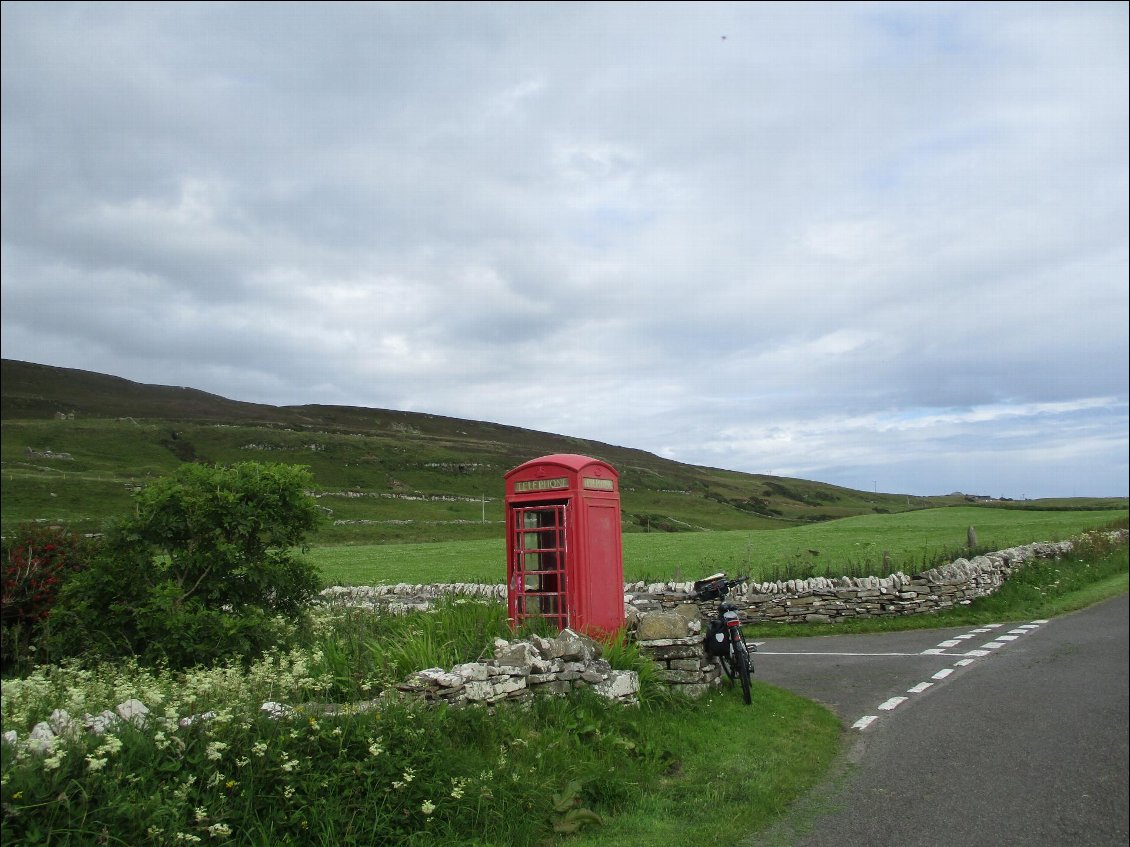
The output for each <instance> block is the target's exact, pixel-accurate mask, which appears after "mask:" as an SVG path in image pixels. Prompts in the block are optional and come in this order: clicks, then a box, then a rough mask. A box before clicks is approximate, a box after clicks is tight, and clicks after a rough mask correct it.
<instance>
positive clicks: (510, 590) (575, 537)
mask: <svg viewBox="0 0 1130 847" xmlns="http://www.w3.org/2000/svg"><path fill="white" fill-rule="evenodd" d="M619 479H620V475H619V474H618V473H617V472H616V469H615V468H613V467H612V466H611V465H609V464H607V463H605V462H601V461H599V460H597V459H590V458H589V457H587V456H578V455H575V454H573V453H558V454H555V455H552V456H543V457H541V458H540V459H533V460H532V461H529V462H526V463H525V464H523V465H519V466H518V467H516V468H514V469H513V470H511V471H509V472H508V473H507V474H506V585H507V607H508V610H509V615H510V621H511V623H512V624H513V625H515V626H516V625H518V624H520V623H521V622H522V621H523V620H525V619H527V618H533V617H541V618H545V619H546V620H548V621H550V622H551V623H552V624H553V625H554V626H556V627H557V628H558V629H565V628H566V627H570V628H572V629H576V630H578V631H582V632H585V631H587V632H605V633H611V632H615V631H616V630H617V629H619V628H620V627H621V626H622V625H623V623H624V559H623V548H622V546H621V541H620V487H619Z"/></svg>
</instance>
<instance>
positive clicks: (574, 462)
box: [504, 453, 620, 478]
mask: <svg viewBox="0 0 1130 847" xmlns="http://www.w3.org/2000/svg"><path fill="white" fill-rule="evenodd" d="M533 465H560V466H561V467H563V468H566V469H568V470H571V471H579V470H580V469H581V468H584V467H587V466H588V465H602V466H604V467H606V468H608V469H609V470H610V471H612V473H614V474H616V476H619V475H620V474H619V473H618V472H617V470H616V469H615V468H614V467H612V465H610V464H608V462H605V461H602V460H600V459H594V458H592V457H591V456H582V455H580V454H578V453H554V454H552V455H550V456H541V457H539V458H537V459H530V461H528V462H523V463H522V464H520V465H518V467H516V468H512V469H511V470H509V471H507V472H506V474H505V477H509V476H511V475H512V474H516V473H518V471H521V470H524V469H525V468H528V467H531V466H533ZM505 477H504V478H505Z"/></svg>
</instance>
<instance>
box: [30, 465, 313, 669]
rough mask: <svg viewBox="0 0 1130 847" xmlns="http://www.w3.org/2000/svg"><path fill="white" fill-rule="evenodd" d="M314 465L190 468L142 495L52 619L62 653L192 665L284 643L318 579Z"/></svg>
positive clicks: (54, 642)
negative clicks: (308, 545) (309, 546)
mask: <svg viewBox="0 0 1130 847" xmlns="http://www.w3.org/2000/svg"><path fill="white" fill-rule="evenodd" d="M311 486H312V478H311V476H310V474H309V472H308V471H306V470H305V469H302V468H298V467H294V466H288V465H278V464H274V465H270V464H259V463H254V462H247V463H243V464H238V465H234V466H232V467H227V468H221V467H208V466H204V465H185V466H183V467H181V468H180V469H179V470H178V471H177V473H176V474H175V475H173V476H171V477H167V478H165V479H161V480H158V481H157V482H156V483H154V484H153V485H151V486H149V487H147V488H145V489H144V490H142V491H141V492H140V493H139V494H138V495H137V496H136V498H135V502H136V511H135V514H134V515H132V516H130V517H127V518H123V519H121V520H119V521H118V522H117V523H116V524H114V525H112V526H111V527H110V528H109V529H108V531H107V533H106V539H105V543H104V544H103V545H102V548H101V551H100V555H98V556H97V557H96V558H95V559H94V560H93V561H92V562H91V564H90V567H89V568H87V569H86V570H84V571H83V572H82V573H81V574H78V575H76V577H75V578H74V579H72V580H70V582H69V584H68V585H67V586H66V588H65V590H64V591H63V593H62V595H61V596H60V602H59V608H58V610H57V611H58V614H56V615H54V616H53V617H52V620H51V626H50V637H49V642H50V646H51V648H52V650H53V651H54V652H56V653H61V654H63V655H77V654H81V653H87V654H95V655H98V656H101V657H107V658H108V657H115V656H123V655H136V656H138V657H140V658H141V659H142V660H143V661H145V662H156V661H167V662H168V663H169V664H170V665H172V666H174V667H189V666H192V665H194V664H199V663H206V662H209V661H212V660H215V659H218V658H220V657H223V656H230V655H241V656H244V657H245V658H252V657H255V656H257V655H261V654H262V652H263V651H264V650H265V649H267V648H269V647H270V646H272V645H275V644H278V643H280V642H282V641H284V640H285V639H286V637H287V634H288V632H289V631H290V630H292V629H293V627H294V625H295V624H297V623H300V622H301V618H302V617H303V615H304V611H303V610H304V607H305V605H306V604H307V603H308V601H309V600H310V599H311V598H312V597H313V596H314V594H315V592H316V591H317V590H318V588H319V585H320V579H319V576H318V572H317V570H316V568H315V567H314V566H313V565H312V564H310V563H308V562H306V561H305V560H303V559H300V558H296V557H295V556H294V555H292V553H291V548H294V547H302V548H303V549H304V546H305V538H306V535H307V533H309V532H310V531H312V530H313V529H314V528H315V527H316V526H317V524H318V521H319V519H320V512H319V510H318V508H317V505H316V504H315V502H314V500H313V498H312V497H311V496H310V495H309V494H308V493H307V489H308V488H310V487H311Z"/></svg>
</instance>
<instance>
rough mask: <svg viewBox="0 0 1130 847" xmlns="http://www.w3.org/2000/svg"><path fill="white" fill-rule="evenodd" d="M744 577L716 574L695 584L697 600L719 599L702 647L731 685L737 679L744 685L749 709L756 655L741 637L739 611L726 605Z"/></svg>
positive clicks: (754, 649) (744, 698)
mask: <svg viewBox="0 0 1130 847" xmlns="http://www.w3.org/2000/svg"><path fill="white" fill-rule="evenodd" d="M745 581H746V580H745V578H744V577H738V578H737V579H726V574H724V573H716V574H714V575H712V576H708V577H706V578H705V579H700V580H698V581H697V582H695V584H694V592H695V598H696V599H698V600H718V601H719V603H718V617H717V618H715V619H714V620H713V621H711V622H710V623H709V624H708V625H707V628H706V637H705V638H704V639H703V647H704V648H705V650H706V653H707V655H708V656H714V657H716V658H717V659H718V660H719V662H721V664H722V670H724V671H725V672H726V676H727V677H729V679H730V682H734V681H735V680H738V681H740V682H741V686H742V700H743V701H745V704H746V705H747V706H748V705H750V704H751V703H752V702H753V701H752V698H751V696H750V680H749V676H750V674H751V673H754V672H755V671H754V668H753V659H752V658H751V657H750V653H751V652H755V651H756V650H757V647H756V646H754V647H753V648H752V650H751V649H750V647H749V645H748V644H746V640H745V636H744V635H742V622H741V618H739V617H738V608H737V606H735V605H734V604H732V603H727V602H726V595H727V594H729V593H730V589H731V588H736V587H737V586H739V585H741V584H742V583H743V582H745Z"/></svg>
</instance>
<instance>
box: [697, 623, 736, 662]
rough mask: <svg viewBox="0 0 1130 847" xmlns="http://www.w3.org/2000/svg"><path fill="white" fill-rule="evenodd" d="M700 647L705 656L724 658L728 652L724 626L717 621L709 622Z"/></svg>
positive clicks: (728, 646) (728, 647)
mask: <svg viewBox="0 0 1130 847" xmlns="http://www.w3.org/2000/svg"><path fill="white" fill-rule="evenodd" d="M702 647H703V649H704V650H706V655H707V656H725V655H727V654H728V653H729V652H730V645H729V643H728V641H727V639H726V624H725V623H723V622H722V621H719V620H714V621H711V622H710V623H709V624H708V625H707V627H706V637H705V638H703V639H702Z"/></svg>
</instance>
